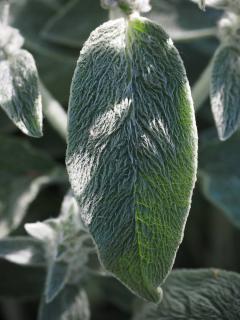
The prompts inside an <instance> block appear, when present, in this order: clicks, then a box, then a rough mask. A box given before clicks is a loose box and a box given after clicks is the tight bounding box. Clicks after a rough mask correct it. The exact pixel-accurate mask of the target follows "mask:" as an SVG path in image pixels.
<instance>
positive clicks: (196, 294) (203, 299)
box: [133, 269, 240, 320]
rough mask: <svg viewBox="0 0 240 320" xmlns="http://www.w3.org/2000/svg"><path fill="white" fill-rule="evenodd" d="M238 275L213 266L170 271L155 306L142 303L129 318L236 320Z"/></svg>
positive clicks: (239, 309) (239, 293)
mask: <svg viewBox="0 0 240 320" xmlns="http://www.w3.org/2000/svg"><path fill="white" fill-rule="evenodd" d="M239 286H240V275H239V274H237V273H234V272H227V271H222V270H217V269H206V270H204V269H202V270H201V269H199V270H181V271H180V270H179V271H175V272H172V273H171V275H170V276H169V278H168V279H167V281H166V283H165V284H164V285H163V291H164V296H163V300H162V303H160V304H159V305H158V306H156V305H153V304H150V303H149V304H145V305H144V306H143V309H142V310H140V312H139V313H138V314H137V315H136V316H135V317H134V318H133V320H177V319H181V320H190V319H191V320H203V319H208V320H226V319H228V320H237V319H239V312H240V291H239Z"/></svg>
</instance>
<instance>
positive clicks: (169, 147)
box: [67, 18, 197, 302]
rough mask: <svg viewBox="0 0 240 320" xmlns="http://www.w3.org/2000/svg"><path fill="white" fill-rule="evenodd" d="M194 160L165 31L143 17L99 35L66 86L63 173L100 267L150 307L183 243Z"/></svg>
mask: <svg viewBox="0 0 240 320" xmlns="http://www.w3.org/2000/svg"><path fill="white" fill-rule="evenodd" d="M159 57H160V58H159ZM196 154H197V133H196V127H195V121H194V112H193V106H192V100H191V96H190V92H189V86H188V82H187V78H186V74H185V70H184V67H183V64H182V61H181V59H180V57H179V54H178V52H177V51H176V49H175V47H174V46H173V44H172V42H171V40H170V39H169V37H168V36H167V35H166V33H165V32H164V31H163V30H162V29H161V28H160V27H159V26H158V25H156V24H153V23H152V22H150V21H149V20H147V19H143V18H139V19H133V20H131V21H130V22H125V21H124V20H123V19H119V20H115V21H111V22H108V23H106V24H104V25H102V26H101V27H100V28H98V29H96V31H94V32H93V33H92V35H91V36H90V39H89V40H88V41H87V42H86V44H85V46H84V48H83V50H82V52H81V54H80V58H79V61H78V65H77V68H76V71H75V75H74V79H73V83H72V90H71V99H70V108H69V141H68V151H67V167H68V172H69V176H70V181H71V184H72V188H73V190H74V192H75V195H76V197H77V199H78V201H79V204H80V209H81V212H82V216H83V219H84V220H85V223H86V224H87V225H88V226H89V229H90V232H91V233H92V235H93V237H94V240H95V242H96V244H97V246H98V249H99V253H100V258H101V261H102V263H103V265H104V266H105V267H106V268H107V269H108V270H109V271H111V272H112V273H113V274H114V275H115V276H116V277H117V278H119V279H120V280H121V281H122V282H123V283H124V284H125V285H126V286H128V287H129V288H130V289H131V290H132V291H134V292H135V293H137V294H138V295H139V296H141V297H144V298H145V299H148V300H151V301H155V302H156V301H158V300H159V298H160V290H159V288H158V286H159V285H160V284H161V283H162V282H163V281H164V279H165V278H166V276H167V274H168V273H169V271H170V269H171V268H172V265H173V262H174V259H175V255H176V251H177V249H178V247H179V245H180V243H181V241H182V237H183V230H184V226H185V221H186V218H187V215H188V211H189V207H190V199H191V195H192V190H193V186H194V183H195V175H196V157H197V156H196Z"/></svg>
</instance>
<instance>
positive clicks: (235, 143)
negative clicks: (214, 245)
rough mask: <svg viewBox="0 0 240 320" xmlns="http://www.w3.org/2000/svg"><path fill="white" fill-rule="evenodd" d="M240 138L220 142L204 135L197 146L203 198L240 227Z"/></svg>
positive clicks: (235, 137) (214, 137) (213, 136)
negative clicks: (198, 146)
mask: <svg viewBox="0 0 240 320" xmlns="http://www.w3.org/2000/svg"><path fill="white" fill-rule="evenodd" d="M239 145H240V136H239V134H238V133H237V134H235V135H234V136H232V137H231V138H230V139H229V140H227V141H225V142H220V141H219V140H218V138H217V137H216V136H215V135H214V134H213V133H212V132H206V134H205V135H204V136H203V138H202V142H201V144H200V146H201V147H200V162H199V166H200V177H201V179H200V181H201V186H202V190H203V192H204V195H205V196H206V197H207V199H208V200H210V201H211V202H212V203H213V204H214V205H215V206H217V207H218V208H220V209H221V210H223V212H224V213H225V214H226V215H227V217H228V218H229V219H230V220H231V221H232V222H233V223H234V224H235V225H236V226H238V227H240V209H239V208H240V198H239V190H240V169H239V163H240V152H239Z"/></svg>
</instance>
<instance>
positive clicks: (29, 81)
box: [0, 50, 42, 137]
mask: <svg viewBox="0 0 240 320" xmlns="http://www.w3.org/2000/svg"><path fill="white" fill-rule="evenodd" d="M0 82H1V91H0V105H1V107H2V108H3V110H4V111H5V112H6V113H7V115H8V116H9V118H10V119H11V120H12V121H13V122H14V123H15V125H16V126H17V127H18V128H19V129H20V130H22V131H23V132H24V133H25V134H27V135H29V136H32V137H41V136H42V103H41V96H40V91H39V86H38V73H37V68H36V65H35V61H34V59H33V57H32V55H31V54H30V53H29V52H27V51H25V50H18V51H17V52H15V53H14V54H13V55H11V56H9V57H8V58H7V59H1V60H0Z"/></svg>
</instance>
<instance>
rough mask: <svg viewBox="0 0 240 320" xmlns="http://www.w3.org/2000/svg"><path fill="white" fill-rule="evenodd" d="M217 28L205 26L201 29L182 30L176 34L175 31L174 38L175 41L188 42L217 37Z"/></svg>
mask: <svg viewBox="0 0 240 320" xmlns="http://www.w3.org/2000/svg"><path fill="white" fill-rule="evenodd" d="M217 30H218V29H217V28H205V29H200V30H191V31H182V32H179V33H175V34H174V33H173V34H172V39H173V40H174V41H179V42H187V41H193V40H199V39H204V38H209V37H217Z"/></svg>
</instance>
